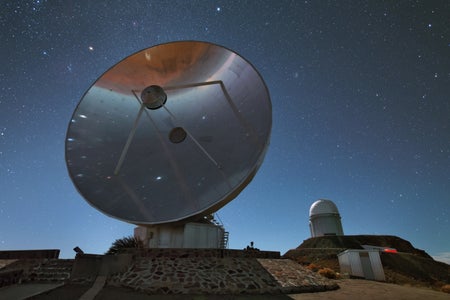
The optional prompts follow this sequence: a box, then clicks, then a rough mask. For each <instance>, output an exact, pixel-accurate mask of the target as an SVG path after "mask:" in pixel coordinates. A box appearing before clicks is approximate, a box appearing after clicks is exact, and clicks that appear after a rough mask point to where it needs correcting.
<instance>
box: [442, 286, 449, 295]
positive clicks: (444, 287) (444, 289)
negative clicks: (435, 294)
mask: <svg viewBox="0 0 450 300" xmlns="http://www.w3.org/2000/svg"><path fill="white" fill-rule="evenodd" d="M441 291H443V292H444V293H448V294H450V284H444V285H443V286H442V287H441Z"/></svg>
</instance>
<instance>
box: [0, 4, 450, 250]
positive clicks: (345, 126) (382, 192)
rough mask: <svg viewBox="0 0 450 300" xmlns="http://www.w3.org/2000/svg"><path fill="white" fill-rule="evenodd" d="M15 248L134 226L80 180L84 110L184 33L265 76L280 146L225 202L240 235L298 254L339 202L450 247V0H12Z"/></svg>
mask: <svg viewBox="0 0 450 300" xmlns="http://www.w3.org/2000/svg"><path fill="white" fill-rule="evenodd" d="M0 11H1V12H2V13H1V14H0V40H1V41H2V42H1V45H0V55H1V56H0V59H1V64H0V250H3V249H33V248H58V249H61V250H62V256H63V257H71V256H73V254H74V253H73V252H72V248H73V247H74V246H77V245H78V246H80V247H81V248H82V249H83V250H85V251H86V252H92V253H103V252H104V251H105V250H107V248H108V247H109V246H110V244H111V242H112V241H114V240H115V239H116V238H120V237H122V236H125V235H130V234H132V231H133V225H129V224H125V223H122V222H120V221H117V220H115V219H111V218H109V217H107V216H104V215H102V214H101V213H100V212H98V211H97V210H95V209H94V208H92V207H91V206H89V205H88V204H87V202H85V201H84V200H83V199H82V197H81V196H80V195H79V194H78V193H77V191H76V190H75V188H74V186H73V184H72V182H71V180H70V178H69V175H68V173H67V169H66V165H65V161H64V141H65V134H66V130H67V126H68V123H69V120H70V118H71V115H72V113H73V111H74V109H75V107H76V105H77V103H78V101H79V100H80V99H81V97H82V95H83V93H84V92H85V91H86V90H87V89H88V88H89V87H90V86H91V84H92V83H93V82H94V81H95V79H96V78H97V77H99V76H100V75H101V74H102V73H103V72H105V71H106V70H107V69H108V68H109V67H111V66H112V65H114V64H115V63H117V62H118V61H119V60H121V59H123V58H125V57H126V56H128V55H130V54H132V53H134V52H137V51H139V50H141V49H143V48H147V47H150V46H152V45H155V44H160V43H164V42H169V41H174V40H202V41H209V42H213V43H217V44H220V45H223V46H225V47H227V48H230V49H233V50H234V51H236V52H237V53H239V54H240V55H242V56H243V57H245V58H246V59H248V60H249V61H251V62H252V64H253V65H254V66H255V68H256V69H258V70H259V72H260V73H261V75H262V76H263V78H264V79H265V81H266V84H267V86H268V88H269V90H270V94H271V98H272V105H273V129H272V139H271V145H270V148H269V152H268V153H267V155H266V159H265V161H264V163H263V165H262V167H261V169H260V171H259V172H258V174H257V175H256V177H255V179H254V180H253V182H252V183H251V184H250V185H249V186H248V187H247V188H246V189H245V190H244V191H243V192H242V193H241V195H240V196H238V197H237V198H236V199H235V200H234V201H232V202H231V203H230V204H228V205H227V206H225V207H224V208H223V209H221V210H220V211H219V216H220V218H221V219H222V221H223V222H224V224H225V226H226V228H227V229H228V230H229V231H230V247H231V248H244V247H245V246H247V244H248V243H249V242H250V241H254V242H255V246H256V247H258V248H260V249H267V250H279V251H281V252H282V253H284V252H285V251H286V250H288V249H290V248H295V247H296V246H298V245H299V244H300V243H301V242H302V241H303V240H304V239H306V238H308V237H309V236H310V233H309V228H308V210H309V207H310V205H311V204H312V203H313V202H314V201H315V200H317V199H319V198H328V199H331V200H333V201H334V202H335V203H336V204H337V206H338V208H339V210H340V212H341V216H342V222H343V227H344V233H346V234H389V235H397V236H400V237H402V238H405V239H407V240H409V241H411V242H412V244H413V245H414V246H416V247H418V248H421V249H424V250H425V251H427V252H428V253H430V254H431V255H436V256H437V255H442V257H444V256H445V255H447V257H448V256H450V239H449V238H448V237H449V236H450V223H449V216H450V172H449V170H450V128H449V127H450V102H449V95H450V26H449V21H450V4H449V2H448V1H375V0H374V1H44V0H41V1H36V0H35V1H2V3H1V4H0Z"/></svg>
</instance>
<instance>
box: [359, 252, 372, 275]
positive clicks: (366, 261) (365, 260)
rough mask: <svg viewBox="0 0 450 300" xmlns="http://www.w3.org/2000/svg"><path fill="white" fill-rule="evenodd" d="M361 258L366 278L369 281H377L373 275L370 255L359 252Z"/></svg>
mask: <svg viewBox="0 0 450 300" xmlns="http://www.w3.org/2000/svg"><path fill="white" fill-rule="evenodd" d="M359 257H360V259H361V267H362V270H363V273H364V277H365V278H366V279H369V280H375V275H374V274H373V269H372V264H371V262H370V257H369V253H367V252H359Z"/></svg>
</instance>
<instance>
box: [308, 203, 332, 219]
mask: <svg viewBox="0 0 450 300" xmlns="http://www.w3.org/2000/svg"><path fill="white" fill-rule="evenodd" d="M321 214H339V211H338V209H337V206H336V204H334V203H333V201H331V200H326V199H320V200H317V201H316V202H314V203H313V204H312V205H311V208H310V209H309V216H310V217H312V216H315V215H321Z"/></svg>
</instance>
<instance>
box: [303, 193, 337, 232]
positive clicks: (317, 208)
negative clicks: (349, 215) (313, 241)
mask: <svg viewBox="0 0 450 300" xmlns="http://www.w3.org/2000/svg"><path fill="white" fill-rule="evenodd" d="M309 228H310V230H311V236H312V237H318V236H324V235H344V231H343V230H342V223H341V216H340V215H339V211H338V209H337V207H336V204H334V203H333V201H331V200H326V199H319V200H317V201H316V202H314V203H313V204H312V205H311V208H310V209H309Z"/></svg>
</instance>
